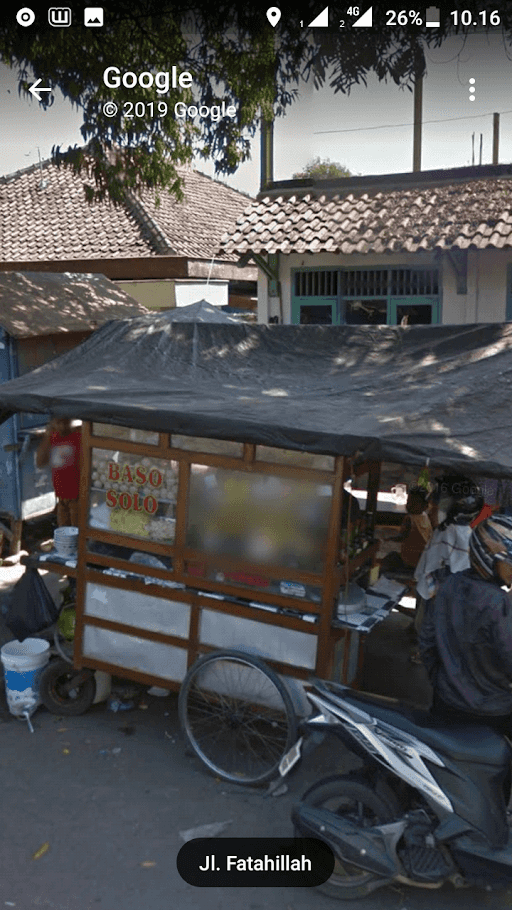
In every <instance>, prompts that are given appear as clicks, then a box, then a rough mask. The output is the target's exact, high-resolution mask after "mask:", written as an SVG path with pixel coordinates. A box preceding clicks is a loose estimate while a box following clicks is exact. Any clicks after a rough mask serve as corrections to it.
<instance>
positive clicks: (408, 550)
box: [381, 484, 432, 575]
mask: <svg viewBox="0 0 512 910" xmlns="http://www.w3.org/2000/svg"><path fill="white" fill-rule="evenodd" d="M405 508H406V510H407V514H406V515H405V517H404V519H403V521H402V526H401V528H400V534H399V535H398V536H397V537H392V538H391V540H396V541H399V542H400V543H401V547H400V553H396V552H393V553H388V554H387V556H385V557H384V559H383V560H382V563H381V572H382V573H383V574H385V573H388V574H392V573H396V574H400V573H405V574H407V575H410V574H412V570H413V569H415V568H416V566H417V565H418V562H419V559H420V556H421V554H422V553H423V550H424V549H425V546H426V545H427V544H428V542H429V540H430V538H431V537H432V525H431V523H430V518H429V517H428V514H427V493H426V491H425V490H424V489H423V488H422V487H419V486H417V485H416V484H411V486H410V487H409V494H408V496H407V504H406V507H405Z"/></svg>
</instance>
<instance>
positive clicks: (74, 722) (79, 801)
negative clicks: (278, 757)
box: [0, 696, 512, 910]
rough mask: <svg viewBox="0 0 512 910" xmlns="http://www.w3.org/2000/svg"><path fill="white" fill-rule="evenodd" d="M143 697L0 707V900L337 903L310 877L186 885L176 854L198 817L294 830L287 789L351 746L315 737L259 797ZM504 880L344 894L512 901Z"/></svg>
mask: <svg viewBox="0 0 512 910" xmlns="http://www.w3.org/2000/svg"><path fill="white" fill-rule="evenodd" d="M147 701H148V702H149V708H148V709H147V710H141V709H136V710H133V711H131V712H126V713H123V714H120V713H118V714H113V713H111V712H109V711H107V710H106V708H105V706H103V705H97V706H95V707H93V708H92V709H91V711H89V712H88V713H87V714H85V715H83V716H82V717H78V718H71V719H59V718H57V717H55V716H54V715H51V714H49V713H47V712H46V711H45V710H44V709H40V710H39V711H38V713H37V714H36V715H35V716H34V726H35V732H34V733H33V734H31V733H30V732H29V731H28V728H27V726H26V725H25V723H24V722H21V721H18V720H16V719H15V718H11V717H10V716H9V715H8V714H5V713H4V715H3V716H4V719H3V721H2V722H0V739H1V743H2V748H1V750H0V768H1V776H2V802H1V805H2V818H3V825H2V834H1V836H0V870H1V874H0V910H2V908H4V907H13V906H14V907H16V908H17V910H32V908H35V907H41V908H47V910H170V908H173V910H174V908H178V910H235V908H236V910H329V908H332V907H335V906H336V903H335V902H333V901H331V900H330V899H329V898H326V897H324V896H322V895H321V894H319V893H318V892H317V891H314V890H310V889H300V888H293V889H292V888H285V889H275V888H274V889H269V888H263V889H252V890H250V889H241V888H230V889H221V888H212V889H201V888H194V887H192V886H190V885H188V884H186V883H185V882H184V881H182V879H181V878H180V877H179V875H178V873H177V870H176V855H177V852H178V850H179V848H180V846H181V845H182V840H181V838H180V835H179V832H180V831H183V830H185V829H188V828H192V827H194V826H196V825H200V824H205V823H211V822H223V821H230V822H231V823H230V825H229V827H228V828H227V829H226V832H225V835H226V836H231V837H269V836H276V837H277V836H290V834H291V826H290V821H289V817H290V807H291V805H292V803H293V801H294V800H295V799H296V798H297V797H298V796H299V795H300V794H301V793H302V792H303V791H304V789H305V788H306V786H308V785H309V783H310V782H311V781H313V780H314V779H315V778H316V776H317V775H318V776H320V775H321V776H324V775H326V774H327V773H331V772H335V771H343V770H349V768H350V764H351V762H350V758H349V757H348V755H347V753H345V752H343V751H339V752H338V753H337V754H334V755H333V753H332V752H331V750H330V749H327V748H326V746H323V747H322V748H321V749H320V750H318V751H317V752H316V753H314V754H313V755H311V756H309V757H308V758H307V759H306V760H305V761H304V762H303V764H302V766H301V767H300V768H299V769H298V770H297V771H296V772H295V773H294V775H293V776H292V777H291V778H290V792H289V793H288V794H286V795H285V796H282V797H279V798H268V797H267V798H265V796H264V795H263V794H262V793H261V792H259V791H247V790H245V789H244V788H241V787H237V786H233V785H227V784H225V783H223V782H220V781H218V780H215V779H214V778H213V777H210V776H209V775H208V774H207V773H205V772H204V771H203V769H202V768H201V766H200V765H199V764H198V763H197V762H196V760H195V758H193V757H188V756H187V755H185V750H184V745H183V741H182V739H181V736H180V733H179V728H178V717H177V705H176V698H175V697H174V696H170V697H168V698H165V699H156V698H154V699H150V698H148V699H147ZM114 749H116V750H117V749H120V751H119V752H117V753H113V751H112V750H114ZM105 750H108V751H105ZM46 843H48V844H49V849H48V850H47V852H45V853H44V854H43V855H41V856H40V857H39V858H37V859H34V858H33V856H34V854H35V853H37V851H38V850H39V848H41V847H42V846H43V845H44V844H46ZM144 863H147V864H150V865H146V866H144V865H143V864H144ZM511 893H512V892H511ZM511 893H505V892H502V893H498V894H497V895H496V894H493V895H488V894H485V893H482V892H478V891H476V890H472V889H471V890H468V891H461V892H456V891H454V890H453V889H452V888H444V889H442V891H439V892H432V891H418V890H416V889H407V888H386V889H384V890H382V891H378V892H377V893H376V894H375V895H374V896H372V898H370V899H368V900H366V901H363V902H351V903H350V904H346V905H345V906H347V907H349V908H356V907H359V908H361V910H432V908H433V907H439V908H442V910H468V908H475V910H476V908H479V910H480V908H485V907H489V908H491V907H492V908H493V910H505V908H507V910H508V908H509V907H510V901H511Z"/></svg>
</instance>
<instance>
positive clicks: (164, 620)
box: [85, 582, 190, 638]
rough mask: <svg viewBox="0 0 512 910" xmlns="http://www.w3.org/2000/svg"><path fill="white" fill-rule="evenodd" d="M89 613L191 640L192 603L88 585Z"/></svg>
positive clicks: (87, 605) (87, 613)
mask: <svg viewBox="0 0 512 910" xmlns="http://www.w3.org/2000/svg"><path fill="white" fill-rule="evenodd" d="M85 613H86V615H87V616H98V617H99V618H101V619H110V620H111V621H112V622H122V623H125V624H126V625H128V626H137V627H138V628H139V629H149V630H150V631H151V632H163V633H164V634H165V635H178V636H179V637H180V638H188V634H189V626H190V604H184V603H179V602H178V601H174V600H167V599H164V598H162V597H151V595H149V594H140V593H139V592H138V591H124V590H121V588H109V587H107V586H106V585H98V584H95V583H91V582H88V584H87V587H86V592H85Z"/></svg>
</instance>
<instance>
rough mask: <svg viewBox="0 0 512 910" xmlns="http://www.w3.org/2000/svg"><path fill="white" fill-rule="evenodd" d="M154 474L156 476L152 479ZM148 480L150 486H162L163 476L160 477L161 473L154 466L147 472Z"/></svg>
mask: <svg viewBox="0 0 512 910" xmlns="http://www.w3.org/2000/svg"><path fill="white" fill-rule="evenodd" d="M155 475H156V477H157V479H156V480H154V477H155ZM149 482H150V484H151V486H152V487H161V486H162V483H163V477H162V475H161V474H160V471H157V469H156V468H153V469H152V470H151V471H150V472H149Z"/></svg>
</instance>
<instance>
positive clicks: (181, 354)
mask: <svg viewBox="0 0 512 910" xmlns="http://www.w3.org/2000/svg"><path fill="white" fill-rule="evenodd" d="M511 389H512V325H509V324H497V323H494V324H486V325H465V326H404V327H401V326H358V327H351V326H265V325H255V326H251V325H246V324H240V325H220V324H219V325H216V324H208V323H181V322H173V321H172V319H171V318H170V317H169V316H168V314H166V313H162V314H151V315H147V316H141V317H135V318H132V319H124V320H121V321H115V322H110V323H107V324H106V325H105V326H103V327H102V328H100V329H98V330H97V331H96V332H94V334H92V335H91V336H90V338H89V339H88V340H87V341H85V342H84V343H83V344H82V345H80V346H79V347H77V348H75V349H74V350H73V351H71V352H70V353H68V354H64V355H63V356H61V357H59V358H57V359H56V360H54V361H52V362H51V363H48V364H45V365H44V366H42V367H40V368H39V369H37V370H34V371H33V372H32V373H29V374H27V375H25V376H22V377H20V378H18V379H15V380H13V381H12V382H9V383H6V384H5V385H2V386H0V418H1V419H2V420H4V419H6V418H7V417H8V416H9V415H10V414H11V413H13V412H14V411H36V412H46V411H49V412H51V413H53V414H56V415H62V416H68V417H75V418H82V419H84V420H95V421H100V422H101V421H103V422H109V423H119V424H122V425H125V426H128V427H138V428H142V429H146V430H161V431H164V432H170V433H172V432H175V433H182V434H185V435H193V436H207V437H213V438H219V439H234V440H239V441H246V442H252V443H261V444H265V445H270V446H279V447H283V448H292V449H305V450H308V451H312V452H322V453H331V454H342V455H350V456H354V455H355V454H356V453H361V454H362V455H363V456H364V457H367V458H373V459H378V460H383V461H392V462H400V463H403V464H412V465H421V464H424V463H425V462H426V460H427V459H430V460H431V462H432V464H435V465H436V466H440V467H450V468H459V469H461V468H463V469H465V470H466V471H469V472H470V473H473V474H475V473H480V474H483V475H486V476H503V477H510V478H512V409H511Z"/></svg>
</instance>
